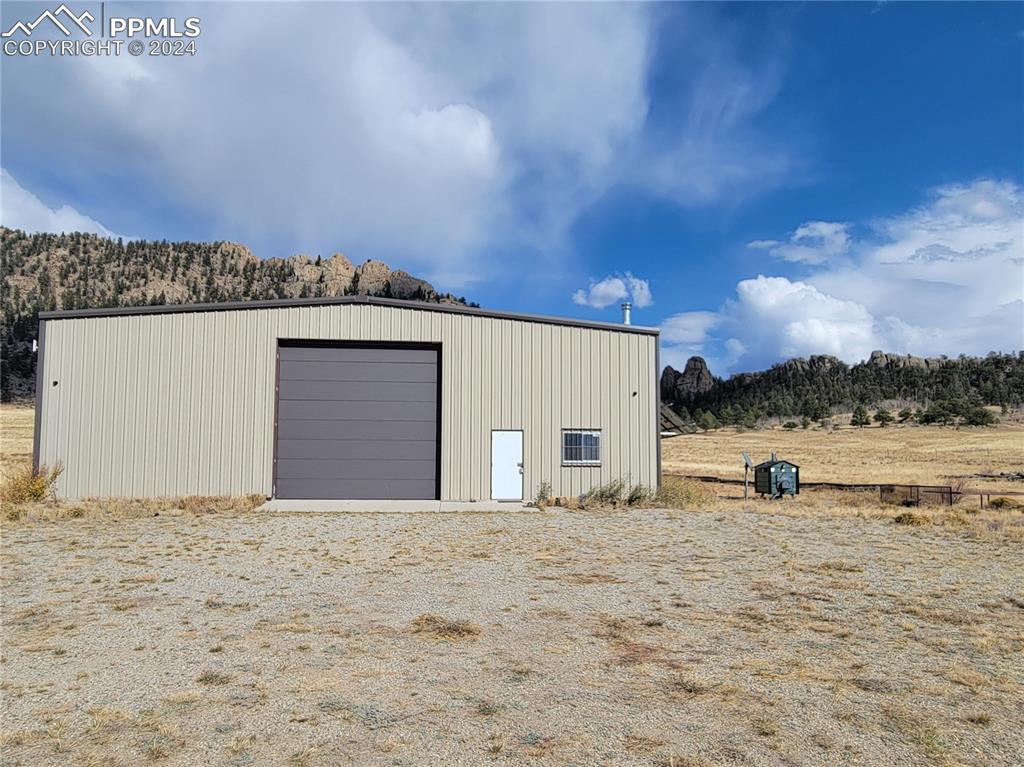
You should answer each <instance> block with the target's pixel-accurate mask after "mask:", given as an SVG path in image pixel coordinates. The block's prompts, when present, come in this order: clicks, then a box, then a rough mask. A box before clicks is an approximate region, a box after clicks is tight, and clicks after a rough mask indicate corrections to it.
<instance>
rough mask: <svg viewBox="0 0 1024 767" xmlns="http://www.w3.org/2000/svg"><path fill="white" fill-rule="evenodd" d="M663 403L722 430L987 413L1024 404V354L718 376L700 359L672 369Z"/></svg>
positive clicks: (827, 361)
mask: <svg viewBox="0 0 1024 767" xmlns="http://www.w3.org/2000/svg"><path fill="white" fill-rule="evenodd" d="M660 389H661V399H662V402H663V403H665V404H667V405H669V406H670V407H672V408H673V409H674V410H675V411H676V412H677V413H679V414H680V415H684V416H695V414H696V413H697V412H698V411H700V412H701V413H711V414H713V415H714V416H715V418H716V420H718V421H719V422H722V423H750V422H756V421H758V420H761V419H764V418H769V417H786V416H806V417H808V418H811V419H820V418H826V417H828V416H829V415H831V413H832V412H833V411H835V410H837V409H843V410H852V409H853V408H854V407H856V406H857V405H864V406H867V407H878V406H882V405H883V404H884V403H893V402H901V403H904V404H907V405H910V404H913V405H917V406H919V407H927V406H928V405H930V404H931V403H934V402H937V401H945V400H963V401H968V402H970V403H973V404H981V405H1006V406H1013V407H1019V406H1020V405H1022V404H1024V352H1018V353H1000V352H990V353H989V354H988V355H987V356H985V357H970V356H966V355H961V356H960V357H958V358H956V359H949V358H946V357H917V356H914V355H910V354H892V353H887V352H883V351H874V352H872V353H871V355H870V357H869V358H868V359H867V360H864V361H862V362H858V363H854V364H852V365H850V364H847V363H845V362H843V361H842V360H840V359H838V358H837V357H833V356H831V355H827V354H816V355H811V356H810V357H806V358H804V357H793V358H791V359H788V360H785V361H783V362H778V363H776V364H775V365H772V366H771V367H769V368H768V369H766V370H762V371H756V372H744V373H736V374H734V375H732V376H730V377H729V378H726V379H723V378H719V377H716V376H712V375H711V373H710V371H709V370H708V368H707V363H706V362H705V361H704V359H703V358H701V357H691V358H690V359H689V360H687V363H686V366H685V368H684V370H683V371H682V372H680V371H678V370H676V369H675V368H673V367H671V366H667V367H666V368H665V369H664V370H663V371H662V374H661V380H660Z"/></svg>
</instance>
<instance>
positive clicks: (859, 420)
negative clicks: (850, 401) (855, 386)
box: [850, 405, 871, 427]
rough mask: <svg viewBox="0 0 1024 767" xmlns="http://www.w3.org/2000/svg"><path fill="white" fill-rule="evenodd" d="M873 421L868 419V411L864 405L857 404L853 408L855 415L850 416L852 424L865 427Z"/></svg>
mask: <svg viewBox="0 0 1024 767" xmlns="http://www.w3.org/2000/svg"><path fill="white" fill-rule="evenodd" d="M870 423H871V421H870V420H869V419H868V411H867V408H865V407H864V406H863V405H857V407H855V408H854V409H853V417H852V418H850V426H857V427H864V426H867V425H868V424H870Z"/></svg>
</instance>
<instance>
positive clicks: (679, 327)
mask: <svg viewBox="0 0 1024 767" xmlns="http://www.w3.org/2000/svg"><path fill="white" fill-rule="evenodd" d="M720 321H721V317H720V316H719V315H718V313H717V312H682V313H681V314H673V315H672V316H671V317H668V318H667V319H665V320H664V321H663V322H662V323H661V338H662V340H663V341H664V342H665V343H669V344H701V343H704V342H705V341H706V340H707V339H708V331H710V330H711V329H712V328H713V327H715V325H717V324H718V323H719V322H720Z"/></svg>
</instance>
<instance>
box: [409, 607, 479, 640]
mask: <svg viewBox="0 0 1024 767" xmlns="http://www.w3.org/2000/svg"><path fill="white" fill-rule="evenodd" d="M412 631H413V633H414V634H427V635H429V636H432V637H433V638H434V639H472V638H475V637H478V636H480V634H482V633H483V630H482V629H481V628H480V627H479V626H477V625H476V624H474V623H470V622H469V621H460V620H451V619H449V618H442V617H441V616H440V615H434V614H433V613H424V614H423V615H421V616H420V617H418V618H417V619H416V620H414V621H413V622H412Z"/></svg>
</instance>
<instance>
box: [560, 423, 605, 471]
mask: <svg viewBox="0 0 1024 767" xmlns="http://www.w3.org/2000/svg"><path fill="white" fill-rule="evenodd" d="M562 464H563V465H565V466H600V465H601V432H599V431H593V430H589V429H586V430H585V429H564V430H563V431H562Z"/></svg>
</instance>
